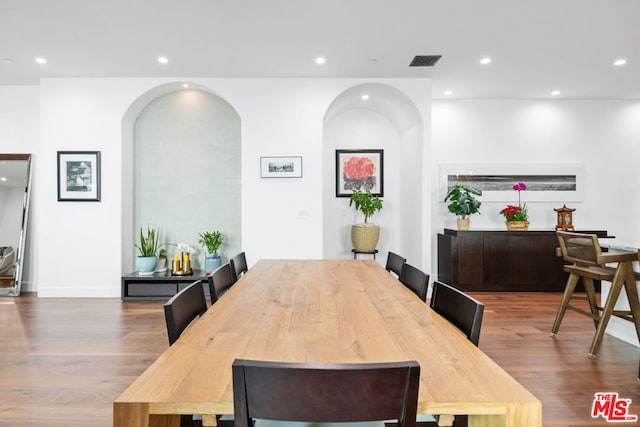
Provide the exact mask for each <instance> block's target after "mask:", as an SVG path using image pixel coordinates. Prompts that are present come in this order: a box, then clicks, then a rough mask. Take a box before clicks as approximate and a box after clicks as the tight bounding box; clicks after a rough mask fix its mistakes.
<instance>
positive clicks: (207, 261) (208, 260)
mask: <svg viewBox="0 0 640 427" xmlns="http://www.w3.org/2000/svg"><path fill="white" fill-rule="evenodd" d="M199 236H200V240H198V243H200V244H201V245H202V247H203V248H205V249H206V250H207V254H206V255H205V257H204V269H205V271H206V272H207V273H210V272H212V271H214V270H215V269H216V268H218V267H220V265H222V260H221V258H220V254H218V250H220V247H222V246H223V245H224V244H225V243H226V241H225V237H224V234H222V233H221V232H220V231H218V230H214V231H203V232H202V233H200V234H199Z"/></svg>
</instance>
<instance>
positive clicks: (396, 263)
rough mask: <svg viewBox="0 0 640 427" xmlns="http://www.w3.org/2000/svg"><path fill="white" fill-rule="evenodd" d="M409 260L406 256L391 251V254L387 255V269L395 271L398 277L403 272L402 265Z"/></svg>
mask: <svg viewBox="0 0 640 427" xmlns="http://www.w3.org/2000/svg"><path fill="white" fill-rule="evenodd" d="M405 262H407V259H406V258H403V257H401V256H400V255H398V254H397V253H395V252H391V251H389V255H387V265H386V266H385V269H386V270H387V271H388V272H389V273H391V272H393V273H395V275H396V276H397V277H400V273H401V272H402V266H403V265H404V263H405Z"/></svg>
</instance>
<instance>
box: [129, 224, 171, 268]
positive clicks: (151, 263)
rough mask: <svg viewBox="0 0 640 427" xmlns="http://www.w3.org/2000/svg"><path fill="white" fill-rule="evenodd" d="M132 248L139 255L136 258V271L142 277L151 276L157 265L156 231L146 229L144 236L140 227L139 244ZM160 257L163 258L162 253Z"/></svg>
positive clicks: (162, 252)
mask: <svg viewBox="0 0 640 427" xmlns="http://www.w3.org/2000/svg"><path fill="white" fill-rule="evenodd" d="M134 246H135V247H136V248H137V249H138V251H140V255H138V257H136V271H137V272H138V274H140V275H143V276H149V275H152V274H153V273H154V271H155V269H156V265H157V264H158V247H159V245H158V231H157V230H156V229H155V228H150V227H147V233H146V235H145V234H144V233H143V231H142V227H140V244H139V245H137V244H134ZM160 255H161V256H164V251H161V253H160Z"/></svg>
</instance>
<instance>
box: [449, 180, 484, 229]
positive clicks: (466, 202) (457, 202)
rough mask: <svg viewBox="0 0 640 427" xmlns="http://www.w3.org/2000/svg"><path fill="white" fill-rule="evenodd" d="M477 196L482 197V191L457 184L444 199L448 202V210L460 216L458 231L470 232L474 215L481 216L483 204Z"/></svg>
mask: <svg viewBox="0 0 640 427" xmlns="http://www.w3.org/2000/svg"><path fill="white" fill-rule="evenodd" d="M475 196H482V191H481V190H478V189H477V188H474V187H471V186H469V185H462V184H456V185H454V186H453V187H451V189H450V190H449V192H448V193H447V195H446V196H445V198H444V201H445V203H446V202H448V203H449V204H448V205H447V209H449V212H451V213H452V214H454V215H457V216H458V230H468V229H469V223H470V222H471V220H470V219H469V216H470V215H472V214H475V213H477V214H480V205H481V204H482V203H481V202H480V201H479V200H478V199H476V198H475Z"/></svg>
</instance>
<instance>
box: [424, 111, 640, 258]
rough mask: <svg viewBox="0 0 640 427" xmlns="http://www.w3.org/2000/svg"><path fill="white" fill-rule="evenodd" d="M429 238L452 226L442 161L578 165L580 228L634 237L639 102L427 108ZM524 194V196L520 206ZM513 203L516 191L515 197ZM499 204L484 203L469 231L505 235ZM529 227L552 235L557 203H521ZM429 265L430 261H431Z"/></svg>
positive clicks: (638, 226)
mask: <svg viewBox="0 0 640 427" xmlns="http://www.w3.org/2000/svg"><path fill="white" fill-rule="evenodd" d="M432 119H433V127H432V130H433V171H434V174H433V179H434V185H433V187H432V190H431V191H432V197H433V199H434V200H438V201H439V202H438V203H434V211H433V222H432V225H433V232H434V235H433V239H432V245H433V248H434V249H435V244H436V240H435V235H436V234H437V233H438V232H441V231H442V229H443V228H445V227H447V228H455V227H456V225H455V216H453V215H452V214H450V213H449V212H448V211H447V209H446V206H445V204H444V203H442V201H441V200H440V194H439V193H438V184H437V180H438V172H437V171H438V165H440V164H447V163H583V164H584V174H585V183H584V184H585V194H584V201H581V202H567V206H568V207H571V208H576V211H575V212H574V214H573V218H574V225H575V226H576V228H579V229H583V230H584V229H603V230H608V231H609V233H610V234H612V235H615V236H618V237H628V236H632V237H638V236H640V222H639V221H638V220H637V212H638V210H639V209H640V201H639V200H640V197H638V195H639V194H640V193H639V192H638V184H639V183H640V167H639V166H638V165H639V159H640V143H639V141H640V101H616V100H582V101H579V100H578V101H576V100H573V101H569V100H566V101H562V100H552V101H549V100H461V101H440V100H439V101H434V103H433V115H432ZM526 197H527V194H526V192H524V193H523V194H522V198H523V200H525V201H526ZM514 201H515V202H517V193H516V192H515V191H514ZM504 205H505V204H504V203H501V202H483V205H482V207H481V214H480V215H473V216H472V217H471V218H472V219H471V227H472V229H504V219H503V217H502V216H501V215H499V211H500V210H501V209H502V208H503V207H504ZM527 205H528V206H529V213H530V214H529V217H530V222H531V227H530V228H534V229H553V228H554V225H555V224H556V213H555V212H554V211H553V208H558V207H561V206H562V203H561V202H560V203H558V202H527ZM433 262H434V264H433V265H436V264H435V255H434V259H433Z"/></svg>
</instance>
